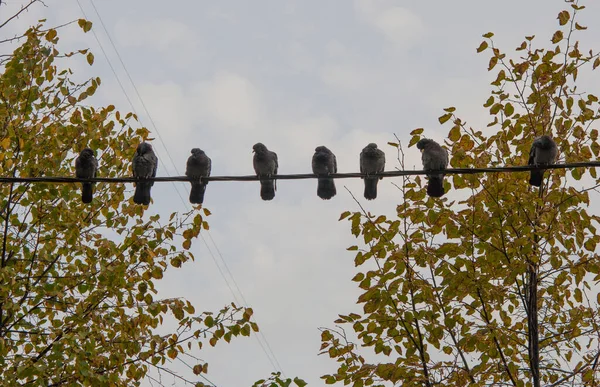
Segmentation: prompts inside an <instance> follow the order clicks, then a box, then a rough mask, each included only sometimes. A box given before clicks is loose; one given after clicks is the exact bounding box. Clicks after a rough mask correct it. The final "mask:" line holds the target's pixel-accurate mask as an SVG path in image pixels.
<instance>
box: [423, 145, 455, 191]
mask: <svg viewBox="0 0 600 387" xmlns="http://www.w3.org/2000/svg"><path fill="white" fill-rule="evenodd" d="M417 148H418V149H420V150H421V161H423V169H424V170H426V171H428V170H444V169H446V167H447V166H448V151H447V150H446V149H444V148H442V147H441V146H440V144H438V143H437V142H435V141H433V140H430V139H428V138H424V139H421V140H419V142H417ZM427 177H428V178H429V182H428V183H427V195H429V196H431V197H434V198H439V197H442V196H443V195H444V193H445V191H444V174H443V173H435V174H431V173H428V174H427Z"/></svg>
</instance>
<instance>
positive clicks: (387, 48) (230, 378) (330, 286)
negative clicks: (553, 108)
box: [0, 0, 600, 386]
mask: <svg viewBox="0 0 600 387" xmlns="http://www.w3.org/2000/svg"><path fill="white" fill-rule="evenodd" d="M79 1H80V3H81V5H82V6H83V8H84V10H85V12H86V14H87V15H88V17H89V19H90V20H91V21H93V22H94V28H95V30H96V33H97V34H98V37H99V38H100V41H101V42H102V45H103V46H104V48H105V50H106V51H107V52H108V54H109V58H110V61H111V63H112V64H113V66H115V68H117V71H118V74H119V77H121V79H122V81H123V82H124V84H125V87H126V90H127V93H128V95H129V96H130V98H131V99H132V100H133V102H134V105H135V109H136V110H137V111H138V113H139V114H140V118H141V121H142V123H143V124H144V125H146V126H148V127H149V128H150V129H151V130H152V131H154V130H155V129H154V127H153V126H152V125H151V124H150V120H149V118H148V117H147V115H146V114H145V113H144V110H143V109H142V107H141V104H140V102H139V100H138V98H137V97H136V95H135V92H134V91H133V89H132V87H131V84H130V83H129V82H128V81H127V78H126V77H125V75H124V73H123V70H122V68H121V66H120V64H119V61H118V59H117V57H116V55H115V53H114V51H113V50H112V48H111V46H110V43H109V42H108V39H107V37H106V34H105V33H104V31H103V30H102V28H101V25H100V23H99V20H98V16H97V15H96V13H95V12H94V10H93V8H92V7H91V5H90V4H91V3H90V0H79ZM45 2H46V4H47V5H48V7H37V8H35V9H33V10H32V11H31V12H29V13H28V14H26V15H25V16H24V17H22V18H20V19H19V20H18V21H16V22H14V23H12V24H11V25H10V28H11V30H10V31H5V30H4V29H3V30H2V33H3V34H6V35H8V34H9V33H12V32H14V33H17V32H21V31H23V30H24V29H25V28H26V27H27V25H28V24H29V23H31V21H32V20H36V19H39V18H48V19H49V22H52V23H56V24H58V23H64V22H66V21H69V20H71V19H77V18H81V17H82V14H81V11H80V9H79V6H78V3H77V1H76V0H45ZM8 3H9V5H8V7H12V8H14V7H16V6H18V5H19V4H20V3H21V2H20V1H18V0H9V1H8ZM583 3H584V4H585V5H586V6H588V10H586V11H585V12H584V13H583V14H582V18H581V23H582V24H584V25H588V26H589V27H590V28H589V30H588V31H587V32H586V33H585V34H581V35H579V36H580V37H581V38H582V43H583V47H585V48H589V47H596V48H600V29H599V28H598V27H597V25H594V24H592V21H594V20H597V18H598V15H600V4H598V3H597V2H592V1H586V2H583ZM94 4H95V5H96V7H97V9H98V11H99V13H100V15H101V17H102V19H103V21H104V23H105V25H106V28H107V29H108V32H109V33H110V35H111V37H112V39H113V41H114V43H115V44H116V47H117V49H118V51H119V53H120V54H121V56H122V59H123V61H124V63H125V65H126V67H127V69H128V71H129V72H130V74H131V76H132V78H133V80H134V82H135V84H136V86H137V88H138V90H139V92H140V94H141V96H142V98H143V101H144V103H145V104H146V106H147V108H148V110H149V112H150V115H151V116H152V119H153V120H154V122H155V123H156V127H157V128H158V131H159V132H160V134H161V136H162V137H163V139H164V141H165V144H166V148H167V150H165V149H164V147H163V146H162V145H161V144H159V143H157V144H156V145H155V149H156V150H157V153H158V156H159V158H161V160H162V161H163V162H164V163H165V164H166V165H167V167H168V173H169V174H172V175H174V174H176V172H175V169H174V168H173V166H172V165H171V163H170V161H169V159H168V157H167V153H166V152H167V151H168V152H169V153H170V155H171V157H172V158H173V160H174V161H175V163H176V165H177V169H178V170H179V172H183V171H184V167H185V160H186V159H187V157H188V155H189V151H190V149H191V148H192V147H200V148H202V149H204V150H205V151H206V153H207V154H208V155H209V156H210V157H211V158H212V166H213V167H212V172H213V175H225V174H227V175H229V174H232V175H246V174H251V173H253V171H252V153H251V150H252V145H253V144H254V143H255V142H259V141H260V142H263V143H265V144H266V145H267V146H268V147H269V148H270V149H271V150H274V151H276V152H277V153H278V155H279V164H280V173H302V172H310V160H311V156H312V153H313V152H314V148H315V147H316V146H319V145H326V146H327V147H329V148H330V149H331V150H332V151H333V152H334V153H335V154H336V156H337V160H338V166H339V170H340V171H341V172H355V171H358V155H359V153H360V151H361V149H362V148H363V147H364V146H365V145H366V144H367V143H369V142H376V143H378V144H379V146H380V148H382V149H383V150H385V152H386V155H387V166H386V169H394V168H396V167H397V166H398V163H397V162H396V160H395V157H396V154H395V152H394V149H392V148H390V147H389V146H387V145H385V144H386V142H387V141H393V140H394V137H393V134H394V133H396V134H397V135H398V136H399V137H400V138H401V139H402V140H403V141H404V142H405V143H407V142H408V133H409V132H410V131H411V130H412V129H414V128H417V127H425V128H426V130H425V135H426V136H428V137H431V138H434V139H436V140H438V141H441V140H442V139H443V138H444V137H445V135H446V133H447V131H448V129H449V128H448V127H441V126H440V125H439V124H438V122H437V117H438V116H440V115H441V114H442V108H444V107H447V106H450V105H453V106H456V107H457V108H458V112H459V115H461V116H462V117H463V118H465V119H466V120H467V121H468V122H469V123H470V124H471V125H474V126H479V127H485V124H486V123H487V120H488V117H489V116H488V113H487V112H486V110H485V109H484V108H483V107H482V104H483V102H484V101H485V99H486V97H487V95H488V92H489V90H490V86H489V85H488V84H489V81H491V80H492V75H491V74H488V73H487V71H486V69H487V62H488V56H487V54H476V52H475V49H476V47H477V46H478V45H479V43H480V42H481V40H482V37H481V35H482V34H484V33H486V32H488V31H494V32H495V33H496V37H495V40H496V41H497V44H498V45H499V46H500V47H501V48H502V49H504V50H507V51H509V52H510V50H512V49H513V48H514V47H516V46H517V45H518V44H520V42H521V41H522V38H523V36H524V35H531V34H536V35H537V40H538V41H539V44H540V45H542V44H543V45H545V46H548V43H549V38H550V36H551V34H552V32H553V31H554V30H555V29H556V26H557V22H556V20H555V19H556V15H557V14H558V11H559V10H561V9H562V8H563V7H564V6H565V3H564V2H563V1H560V0H552V1H549V0H530V1H527V2H524V1H518V0H505V1H502V2H491V1H475V0H470V1H466V0H462V1H453V2H448V1H441V0H437V1H428V2H417V1H400V0H398V1H392V0H373V1H371V0H354V1H348V0H345V1H342V0H318V1H317V0H302V1H300V0H296V1H294V0H270V1H266V0H254V1H252V2H250V1H244V0H222V1H219V2H214V1H206V0H204V1H158V0H145V1H137V0H136V1H133V0H130V1H122V0H104V1H98V0H96V1H94ZM8 7H5V6H3V7H2V8H1V12H2V13H4V12H6V13H7V14H8V11H9V8H8ZM1 18H2V15H0V19H1ZM61 36H62V40H61V43H62V44H63V45H64V47H71V48H74V47H75V48H86V47H89V48H91V50H92V51H93V52H94V54H95V56H96V62H95V64H94V66H93V67H89V66H87V65H86V64H85V62H84V61H80V62H77V63H74V64H72V67H73V68H74V70H75V71H76V73H77V74H78V76H79V77H80V78H81V79H85V78H87V77H89V76H92V75H94V76H100V77H101V78H102V80H103V83H102V87H101V88H100V89H99V91H98V94H97V96H96V97H94V103H95V104H98V105H100V104H102V105H107V104H115V105H116V106H117V108H118V109H119V110H121V111H128V110H130V109H131V108H130V106H129V104H128V103H127V101H126V98H125V96H124V94H123V92H122V91H121V90H120V88H119V87H118V84H117V82H116V79H115V77H114V75H113V74H112V73H111V71H110V68H109V67H108V65H107V62H106V60H105V58H104V57H103V55H102V53H101V51H100V49H99V47H98V44H97V42H96V41H95V39H94V37H93V35H92V34H91V33H88V34H83V33H81V32H79V31H78V28H77V27H73V28H68V29H66V30H64V31H62V32H61ZM2 37H4V36H2ZM588 79H589V81H588V82H587V83H586V84H585V89H586V90H588V91H591V92H594V91H595V92H596V93H598V86H600V82H598V77H597V74H595V75H594V76H593V77H589V78H588ZM156 142H157V141H155V143H156ZM407 161H408V165H407V167H408V168H412V167H413V166H416V167H420V156H419V155H418V152H417V151H416V150H415V149H410V150H409V151H408V153H407ZM166 172H167V171H165V169H164V168H163V167H162V166H160V167H159V172H158V174H159V175H161V176H164V175H166ZM336 184H337V187H338V195H337V196H336V197H335V198H334V199H333V200H331V201H328V202H325V201H322V200H320V199H319V198H317V197H316V194H315V193H316V182H315V181H312V180H302V181H284V182H280V183H279V187H278V191H277V196H276V198H275V200H274V201H272V202H262V201H261V200H260V198H259V187H258V184H257V183H253V182H252V183H251V182H245V183H240V182H223V183H211V184H209V186H208V190H207V193H206V200H205V205H206V207H207V208H209V209H210V210H211V211H212V213H213V215H212V216H210V217H209V219H208V221H209V223H210V226H211V232H212V237H213V238H214V239H215V241H216V243H217V246H218V248H219V249H220V251H221V252H222V253H223V256H224V258H225V260H226V261H227V263H228V265H229V267H230V269H231V272H232V273H233V275H234V277H235V279H236V281H237V283H238V284H239V286H240V288H241V290H242V292H243V294H244V296H245V298H246V300H247V301H248V302H249V303H250V304H251V306H252V307H253V308H254V310H255V316H256V318H257V319H258V322H259V324H260V325H261V328H262V331H263V333H264V335H265V336H266V338H267V339H268V341H269V343H270V345H271V347H272V349H273V351H274V353H275V355H276V357H277V359H278V361H279V363H280V364H281V366H282V368H283V371H284V372H285V374H286V375H288V376H295V375H297V376H300V377H303V378H304V379H306V380H307V381H308V382H310V384H311V385H322V384H323V383H322V382H321V381H320V380H319V376H320V375H323V374H325V373H330V372H334V371H335V369H336V364H335V362H334V361H332V360H330V359H328V358H327V357H325V356H317V352H318V350H319V345H320V338H319V337H320V334H319V331H318V330H317V328H318V327H322V326H330V327H331V326H333V325H334V324H333V320H335V318H336V317H337V314H347V313H348V312H351V311H355V310H357V306H356V304H355V302H356V297H357V295H358V294H359V292H358V291H357V290H356V288H355V287H354V285H353V283H352V282H351V281H350V279H351V278H352V277H353V276H354V274H355V272H356V269H355V268H354V262H353V257H354V254H353V253H352V252H347V251H346V250H345V249H346V247H348V246H350V245H353V244H355V243H356V241H355V240H354V238H353V237H352V236H351V235H350V228H349V225H348V224H347V223H345V222H338V218H339V214H340V213H341V212H343V211H344V210H356V209H357V206H356V204H355V203H354V202H353V200H352V199H351V197H350V195H349V194H348V193H347V192H346V190H345V189H344V188H343V187H344V185H346V186H347V187H348V188H349V189H350V190H351V191H352V192H353V193H354V194H355V195H356V196H357V197H359V198H360V197H362V182H361V181H360V180H340V181H337V182H336ZM178 187H179V191H180V193H181V194H182V195H183V198H184V199H185V200H187V195H188V193H189V191H188V186H187V185H185V184H181V185H178ZM379 193H380V197H379V198H378V199H377V200H376V201H375V202H370V203H363V205H365V207H366V209H367V210H370V211H373V212H375V213H382V214H386V215H388V216H393V214H394V213H395V206H396V204H397V199H398V197H399V194H398V192H397V190H396V188H395V187H394V186H393V185H392V184H391V181H389V180H384V181H382V182H381V183H380V190H379ZM153 198H154V204H153V205H152V207H151V208H152V210H153V211H157V212H159V213H161V214H169V213H170V212H171V211H172V210H178V209H179V210H182V209H184V208H185V206H184V204H183V203H182V202H181V201H180V199H179V197H178V196H177V192H176V191H175V188H174V186H173V185H171V184H157V185H155V187H154V189H153ZM193 251H194V253H195V255H196V261H195V262H193V263H189V264H188V265H186V266H184V268H183V269H180V270H172V271H170V272H168V273H167V275H166V277H165V279H164V281H163V282H162V283H161V285H160V289H161V295H162V296H164V297H174V296H184V297H186V298H188V299H189V300H191V301H192V302H193V303H194V305H195V306H196V310H198V311H200V310H218V309H219V308H220V307H222V306H224V305H225V304H227V303H228V302H230V301H232V299H233V297H232V295H231V293H230V291H229V289H228V287H227V285H226V283H225V281H224V280H223V278H222V277H221V276H220V274H219V271H218V269H217V267H216V265H215V263H214V262H213V260H212V259H211V257H210V254H209V252H208V250H207V248H206V246H205V245H204V244H203V243H202V241H198V242H197V243H196V244H195V245H194V247H193ZM205 348H206V349H205V350H203V351H202V352H199V353H197V354H196V355H198V356H199V357H200V358H202V359H204V360H206V361H209V362H210V366H209V371H210V372H209V374H208V378H209V379H210V380H211V381H213V382H214V383H216V384H217V385H218V386H246V385H250V384H251V383H252V382H254V381H256V380H257V379H259V378H261V377H266V376H268V375H269V373H270V372H271V371H272V370H273V367H272V366H271V364H270V363H269V361H268V360H267V357H266V355H265V354H264V353H263V351H262V350H261V348H260V346H259V344H258V342H257V340H256V339H255V338H250V339H248V338H243V339H238V340H235V341H234V342H233V343H232V344H229V345H219V346H218V347H217V348H215V349H212V348H209V347H208V346H205ZM174 366H175V367H176V368H177V369H180V370H183V371H184V372H185V369H184V368H183V367H181V365H177V364H175V365H174ZM186 375H187V376H190V375H191V373H190V372H187V374H186ZM164 380H165V381H168V380H169V379H168V377H166V379H164ZM169 383H170V381H169V382H166V383H165V384H169Z"/></svg>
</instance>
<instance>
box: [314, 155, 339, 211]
mask: <svg viewBox="0 0 600 387" xmlns="http://www.w3.org/2000/svg"><path fill="white" fill-rule="evenodd" d="M312 171H313V173H314V174H315V175H318V176H319V178H318V183H317V184H318V185H317V196H318V197H320V198H321V199H324V200H329V199H331V198H332V197H334V196H335V194H336V190H335V182H334V181H333V178H331V177H325V176H327V175H329V174H330V173H336V172H337V160H336V159H335V155H334V154H333V153H332V152H331V151H330V150H329V149H327V147H324V146H318V147H316V148H315V154H314V155H313V157H312Z"/></svg>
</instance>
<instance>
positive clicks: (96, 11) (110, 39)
mask: <svg viewBox="0 0 600 387" xmlns="http://www.w3.org/2000/svg"><path fill="white" fill-rule="evenodd" d="M77 1H78V3H79V0H77ZM90 4H91V5H92V7H93V8H94V11H95V13H96V16H98V20H100V24H101V26H102V28H103V29H104V32H105V34H106V36H107V37H108V40H109V42H110V44H111V46H112V48H113V50H114V51H115V53H116V55H117V58H118V59H119V62H120V63H121V66H122V67H123V70H124V71H125V74H126V75H127V78H128V79H129V81H130V82H131V85H132V86H133V89H134V91H135V93H136V95H137V97H138V99H139V100H140V103H141V104H142V107H143V108H144V111H145V113H146V115H147V116H148V119H149V120H150V123H151V124H152V126H153V128H154V130H155V132H156V134H157V135H158V138H159V140H160V142H161V144H162V146H163V148H164V149H165V151H166V153H167V156H168V158H169V160H170V161H171V164H172V165H173V168H174V169H175V172H176V173H177V174H180V173H179V171H178V169H177V166H176V164H175V162H174V161H173V158H172V157H171V154H170V153H169V150H168V149H167V146H166V144H165V142H164V141H163V139H162V136H161V135H160V131H159V130H158V127H157V126H156V124H155V122H154V120H153V119H152V116H151V115H150V112H149V111H148V108H147V107H146V104H145V103H144V100H143V98H142V96H141V95H140V93H139V91H138V89H137V87H136V85H135V82H134V81H133V78H132V77H131V75H130V74H129V71H128V70H127V66H125V63H124V62H123V59H122V58H121V55H120V54H119V51H118V50H117V47H116V45H115V44H114V42H113V40H112V38H111V36H110V34H109V32H108V30H107V28H106V26H105V24H104V21H103V19H102V16H100V13H99V12H98V9H97V8H96V5H95V4H94V2H93V1H92V0H90ZM80 8H81V5H80ZM82 11H83V10H82ZM84 17H85V13H84ZM98 44H99V45H100V46H101V44H100V41H99V40H98ZM103 51H104V50H103ZM105 57H106V59H107V61H109V60H108V57H107V56H106V55H105ZM109 63H110V61H109ZM111 67H112V66H111ZM115 76H116V73H115ZM122 90H123V92H124V93H125V94H126V92H125V90H124V89H122ZM127 98H128V99H129V97H127ZM134 112H135V109H134ZM136 115H137V113H136ZM161 165H162V166H163V167H164V168H165V170H166V172H167V175H169V173H168V170H167V168H166V167H165V165H164V163H163V162H162V160H161ZM173 181H179V180H173ZM184 181H185V180H184ZM173 186H174V188H175V191H176V192H177V195H178V196H179V199H180V200H181V202H182V203H183V204H184V206H185V207H186V208H189V206H188V203H187V202H186V201H185V200H184V199H183V196H182V195H181V193H180V192H179V189H178V187H177V186H176V185H175V184H174V183H173ZM208 233H209V236H211V234H210V231H209V232H208ZM202 240H203V242H204V244H205V246H206V248H207V249H208V250H209V253H210V254H211V256H212V257H213V260H214V261H215V264H216V265H217V268H218V269H219V271H220V272H221V276H222V277H223V279H224V280H225V282H226V284H227V286H228V287H229V289H230V291H231V292H232V295H233V296H234V299H235V298H236V296H235V293H234V292H233V290H232V289H231V287H230V285H229V282H228V280H227V277H226V276H225V275H224V274H223V273H222V270H221V269H220V267H219V265H218V264H217V262H216V259H215V258H214V255H213V254H212V251H211V250H210V247H209V246H208V243H207V242H206V239H205V238H204V237H202ZM211 240H212V236H211ZM213 245H214V246H215V247H216V248H217V250H218V247H217V245H216V244H215V243H214V240H213ZM219 256H220V258H221V260H222V261H223V264H224V265H225V267H226V268H227V271H228V273H229V275H230V277H231V279H232V280H233V282H234V284H235V285H236V288H237V289H238V291H239V293H240V295H241V296H242V298H244V296H243V293H242V291H241V289H240V288H239V286H238V285H237V283H236V282H235V278H234V277H233V274H232V273H231V271H230V270H229V267H228V266H227V262H226V261H225V258H224V257H223V255H222V254H221V253H220V251H219ZM244 301H245V299H244ZM245 306H246V307H248V305H247V302H246V305H245ZM254 320H255V322H256V323H257V324H258V322H257V320H256V318H255V317H254ZM259 334H260V336H261V337H262V338H263V340H264V341H265V344H266V345H267V347H268V348H269V351H270V355H269V353H267V351H266V350H265V347H264V346H263V344H262V343H261V341H260V340H258V343H259V344H260V346H261V348H262V350H263V352H264V353H265V355H267V358H268V359H269V362H270V363H271V365H272V366H273V368H275V369H276V370H279V371H281V372H282V373H284V372H283V369H282V368H281V365H280V364H279V361H278V360H277V357H276V356H275V353H274V352H273V350H272V349H271V346H270V345H269V342H268V341H267V338H266V337H265V335H264V334H263V333H262V332H261V331H259ZM271 356H272V357H273V359H274V360H275V363H277V365H278V366H279V368H277V366H276V365H275V364H274V363H273V361H272V360H271ZM284 375H285V374H284Z"/></svg>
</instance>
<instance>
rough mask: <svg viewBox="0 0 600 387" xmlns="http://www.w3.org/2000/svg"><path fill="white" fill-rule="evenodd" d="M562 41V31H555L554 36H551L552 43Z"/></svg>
mask: <svg viewBox="0 0 600 387" xmlns="http://www.w3.org/2000/svg"><path fill="white" fill-rule="evenodd" d="M562 39H563V33H562V31H556V32H555V33H554V35H552V43H558V42H560V41H561V40H562Z"/></svg>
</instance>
